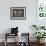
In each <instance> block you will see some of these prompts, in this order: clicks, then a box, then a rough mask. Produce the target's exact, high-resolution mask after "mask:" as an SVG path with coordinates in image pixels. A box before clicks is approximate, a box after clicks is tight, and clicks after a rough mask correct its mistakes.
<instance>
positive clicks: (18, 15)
mask: <svg viewBox="0 0 46 46" xmlns="http://www.w3.org/2000/svg"><path fill="white" fill-rule="evenodd" d="M10 19H11V20H25V19H26V7H11V8H10Z"/></svg>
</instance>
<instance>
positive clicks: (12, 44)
mask: <svg viewBox="0 0 46 46" xmlns="http://www.w3.org/2000/svg"><path fill="white" fill-rule="evenodd" d="M30 44H31V45H30V46H37V43H34V42H32V43H30ZM0 46H4V43H3V42H2V43H1V42H0ZM8 46H15V43H12V42H10V43H8ZM21 46H25V45H21ZM42 46H46V43H44V45H42Z"/></svg>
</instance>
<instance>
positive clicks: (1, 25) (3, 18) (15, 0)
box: [0, 0, 36, 35]
mask: <svg viewBox="0 0 46 46" xmlns="http://www.w3.org/2000/svg"><path fill="white" fill-rule="evenodd" d="M10 7H26V20H10ZM32 24H36V0H0V34H2V33H4V32H6V31H7V29H9V28H11V27H16V26H17V27H19V31H20V32H29V33H30V34H31V35H32V32H33V31H32V29H31V27H30V26H31V25H32ZM8 31H9V30H8ZM8 31H7V32H8Z"/></svg>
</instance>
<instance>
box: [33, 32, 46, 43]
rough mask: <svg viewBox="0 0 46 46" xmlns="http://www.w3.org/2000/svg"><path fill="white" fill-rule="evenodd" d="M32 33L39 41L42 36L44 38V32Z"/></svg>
mask: <svg viewBox="0 0 46 46" xmlns="http://www.w3.org/2000/svg"><path fill="white" fill-rule="evenodd" d="M33 35H34V36H35V37H36V38H37V41H38V42H39V43H40V40H41V39H42V38H45V37H44V36H46V33H45V32H35V33H34V34H33Z"/></svg>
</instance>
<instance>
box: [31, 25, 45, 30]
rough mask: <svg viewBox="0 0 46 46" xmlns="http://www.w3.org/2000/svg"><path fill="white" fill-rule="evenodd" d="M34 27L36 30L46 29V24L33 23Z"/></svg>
mask: <svg viewBox="0 0 46 46" xmlns="http://www.w3.org/2000/svg"><path fill="white" fill-rule="evenodd" d="M32 27H33V28H35V29H36V30H39V29H45V26H37V25H32Z"/></svg>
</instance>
